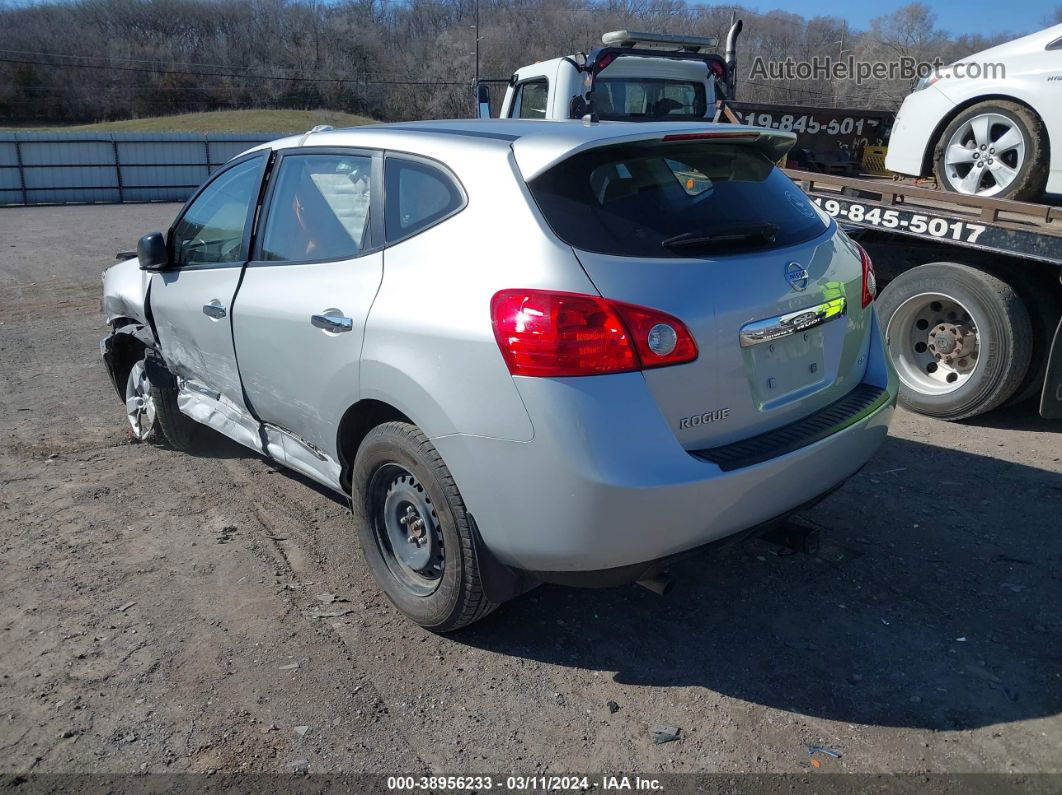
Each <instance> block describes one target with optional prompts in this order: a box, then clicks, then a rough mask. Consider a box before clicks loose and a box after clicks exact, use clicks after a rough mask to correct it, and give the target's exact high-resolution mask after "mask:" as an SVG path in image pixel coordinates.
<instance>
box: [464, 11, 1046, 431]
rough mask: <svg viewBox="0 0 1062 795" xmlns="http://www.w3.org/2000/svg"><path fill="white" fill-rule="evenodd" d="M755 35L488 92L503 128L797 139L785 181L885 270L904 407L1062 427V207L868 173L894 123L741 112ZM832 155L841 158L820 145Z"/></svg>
mask: <svg viewBox="0 0 1062 795" xmlns="http://www.w3.org/2000/svg"><path fill="white" fill-rule="evenodd" d="M741 29H742V22H741V20H736V21H735V22H734V23H733V25H732V26H731V28H730V31H729V33H728V35H727V38H726V49H725V51H724V54H723V55H722V56H720V55H718V54H717V53H714V52H712V51H711V50H712V48H713V47H715V46H716V45H717V43H718V42H717V41H716V40H715V39H711V38H706V37H694V36H681V35H670V34H661V33H640V32H636V31H627V30H623V31H614V32H612V33H606V34H605V35H604V36H602V46H601V47H598V48H595V49H593V50H592V51H591V52H589V53H577V54H574V55H569V56H564V57H562V58H554V59H552V60H547V61H542V62H539V63H536V64H531V65H528V66H524V67H522V68H520V69H517V70H516V71H515V72H514V73H513V75H512V76H511V77H510V78H507V79H504V80H481V81H480V82H479V83H478V84H477V85H476V100H477V104H478V110H479V115H480V116H489V115H490V101H491V97H490V85H491V84H499V83H500V84H504V85H505V87H506V88H505V96H504V98H503V100H502V102H501V111H500V116H501V117H502V118H541V119H582V120H583V121H584V123H596V122H599V121H635V120H638V121H647V120H652V119H668V120H675V119H684V120H698V119H701V120H704V121H707V122H711V121H714V122H725V123H735V124H747V125H750V126H764V127H770V128H772V129H783V130H784V129H789V130H791V131H793V132H794V133H795V134H796V135H797V144H796V148H795V150H794V152H796V153H797V157H796V158H793V159H794V160H795V162H794V163H792V165H799V166H800V167H799V168H783V170H784V171H785V173H786V174H788V175H789V177H790V178H792V179H793V180H794V182H796V183H797V184H799V185H800V187H801V188H802V189H803V190H804V191H805V192H806V193H807V194H808V195H809V196H810V197H811V199H812V201H814V202H815V204H817V205H818V206H819V207H820V208H821V209H822V210H823V211H824V212H825V213H827V214H828V215H830V216H832V217H833V218H835V219H836V220H837V222H838V223H839V224H840V225H841V226H842V227H843V228H845V230H846V231H848V232H849V233H850V234H852V235H853V236H858V237H859V241H860V243H861V244H862V245H863V246H864V247H865V248H866V249H867V250H868V251H869V252H870V254H871V257H872V258H873V260H874V263H875V266H876V269H877V276H878V284H879V288H880V293H879V296H878V311H879V315H880V317H881V323H882V328H883V329H884V332H885V337H886V343H887V346H888V351H889V355H890V358H891V360H892V362H893V364H894V366H895V367H896V370H897V372H898V374H899V376H900V381H901V390H900V401H901V403H902V404H903V405H904V406H905V407H906V408H908V409H910V410H912V411H916V412H919V413H921V414H924V415H927V416H931V417H937V418H939V419H943V420H962V419H967V418H970V417H974V416H976V415H979V414H983V413H985V412H987V411H991V410H992V409H994V408H997V407H999V406H1002V405H1012V404H1016V403H1019V402H1023V401H1025V400H1028V399H1031V398H1033V397H1037V396H1038V397H1039V411H1040V414H1041V416H1043V417H1045V418H1052V419H1059V418H1062V319H1060V316H1062V206H1058V204H1057V202H1056V203H1050V202H1045V203H1028V202H1017V201H1010V200H1006V199H992V198H983V197H976V196H966V195H962V194H957V193H950V192H945V191H942V190H938V189H936V188H935V187H933V186H932V183H926V182H923V181H913V180H911V179H900V178H898V177H896V176H895V175H888V174H887V173H878V174H876V175H871V174H866V173H860V169H859V164H860V163H861V158H860V157H859V152H860V151H864V150H866V147H867V146H868V145H875V144H876V145H878V147H879V148H878V149H877V150H875V151H877V152H879V153H883V151H884V146H885V145H887V142H888V129H889V125H890V122H891V117H892V114H891V113H889V112H887V111H867V110H856V109H843V108H801V107H791V106H771V105H768V104H763V103H755V104H754V103H741V102H738V100H737V96H736V94H737V41H738V36H739V34H740V33H741ZM824 136H826V137H824ZM828 136H834V138H833V139H830V138H829V137H828ZM822 141H826V142H827V147H826V149H825V150H823V148H822V146H819V147H817V148H816V147H815V146H814V145H813V144H814V143H816V142H818V143H821V142H822ZM816 152H817V153H816ZM783 166H785V164H783Z"/></svg>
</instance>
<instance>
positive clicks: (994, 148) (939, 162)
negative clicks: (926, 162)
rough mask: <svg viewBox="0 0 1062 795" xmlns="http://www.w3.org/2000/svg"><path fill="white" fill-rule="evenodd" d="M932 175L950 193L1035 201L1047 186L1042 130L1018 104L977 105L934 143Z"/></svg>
mask: <svg viewBox="0 0 1062 795" xmlns="http://www.w3.org/2000/svg"><path fill="white" fill-rule="evenodd" d="M934 171H935V173H936V176H937V182H938V183H939V184H940V186H941V187H942V188H944V189H945V190H950V191H954V192H955V193H964V194H966V195H967V196H981V197H986V198H987V197H993V198H997V199H1017V200H1021V201H1035V200H1037V199H1038V198H1039V197H1040V196H1041V195H1042V194H1043V192H1044V187H1045V185H1046V183H1047V132H1046V130H1045V129H1044V125H1043V122H1042V121H1041V120H1040V117H1039V116H1037V115H1036V114H1035V113H1034V112H1033V111H1032V110H1030V109H1029V108H1027V107H1025V106H1024V105H1019V104H1017V103H1016V102H1007V101H1005V100H998V101H989V102H981V103H979V104H977V105H974V106H972V107H970V108H967V109H966V110H964V111H962V112H961V113H959V115H957V116H956V117H955V118H954V119H952V121H951V123H950V124H948V126H947V128H946V129H945V130H944V132H943V133H942V134H941V135H940V137H939V138H938V139H937V144H936V148H935V150H934Z"/></svg>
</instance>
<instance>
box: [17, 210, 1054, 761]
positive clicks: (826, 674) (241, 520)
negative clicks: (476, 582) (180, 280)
mask: <svg viewBox="0 0 1062 795" xmlns="http://www.w3.org/2000/svg"><path fill="white" fill-rule="evenodd" d="M176 209H177V207H176V205H139V206H136V205H134V206H125V207H121V206H111V207H61V208H18V209H4V210H0V674H2V679H0V771H3V772H7V773H13V772H18V773H24V772H27V771H35V772H73V771H80V772H101V773H102V772H138V771H149V772H167V771H209V770H218V771H228V772H233V771H283V770H291V769H292V765H293V763H295V766H297V767H302V766H304V765H305V766H308V768H309V769H310V770H311V771H319V772H349V771H371V772H378V773H387V774H394V773H400V774H419V773H422V772H429V771H430V772H434V773H451V774H457V773H473V772H483V773H496V774H497V773H503V774H504V773H522V774H535V773H542V772H552V773H569V772H612V771H617V770H627V771H631V772H639V773H643V774H653V773H658V772H663V771H700V772H704V771H725V772H747V771H753V772H801V771H806V772H809V773H820V772H822V773H825V772H842V771H847V772H864V773H883V772H906V773H917V772H960V771H961V772H982V771H995V772H1016V771H1022V772H1055V773H1059V772H1062V753H1060V751H1059V749H1060V748H1062V717H1060V714H1059V713H1060V712H1062V613H1060V611H1059V606H1060V605H1062V533H1060V532H1059V531H1060V529H1062V520H1060V518H1059V517H1060V516H1062V462H1060V458H1062V435H1060V434H1062V423H1054V424H1052V423H1048V422H1045V421H1042V420H1040V419H1039V418H1038V417H1037V416H1036V414H1035V410H1034V408H1033V407H1032V406H1031V405H1026V406H1021V407H1017V408H1014V409H1010V410H1006V411H1000V412H996V413H994V414H992V415H989V416H988V417H986V418H982V419H980V420H979V421H976V422H970V423H966V424H962V425H949V424H946V423H941V422H936V421H932V420H928V419H924V418H922V417H918V416H915V415H911V414H906V413H903V412H901V413H899V415H898V417H897V420H896V422H895V426H894V429H893V435H892V437H891V438H890V439H889V440H888V442H887V443H886V444H885V446H884V447H883V449H882V450H881V452H880V453H879V454H878V456H877V457H876V458H875V459H874V460H873V461H872V462H871V463H870V464H869V466H867V467H866V469H865V470H864V471H863V473H861V474H860V475H858V476H857V477H855V478H853V479H852V480H851V481H850V482H849V484H848V485H847V486H846V487H845V488H844V489H842V490H841V491H840V492H838V493H837V494H835V495H834V496H832V497H830V498H829V499H828V500H826V501H825V502H824V503H822V504H821V505H820V506H818V507H817V508H815V509H814V510H813V511H810V512H809V513H807V514H806V515H805V517H804V518H805V519H806V520H807V521H809V522H811V523H814V524H816V525H818V526H821V527H822V528H823V541H824V543H823V546H822V549H821V551H820V553H819V554H817V555H816V556H808V555H790V556H780V555H778V554H776V552H777V550H776V548H775V547H773V546H771V545H770V544H768V543H766V542H764V541H753V542H750V543H747V544H744V545H741V546H737V547H733V548H731V549H729V550H727V551H724V552H722V553H718V554H716V555H713V556H710V557H706V558H701V559H699V560H695V561H690V562H687V563H685V564H683V565H681V566H678V567H676V568H675V569H674V570H673V574H674V575H675V576H676V578H677V580H678V584H677V587H676V588H675V590H674V592H673V593H672V594H671V595H670V596H668V597H665V598H661V597H658V596H654V595H653V594H651V593H649V592H648V591H645V590H643V589H639V588H635V587H629V588H621V589H614V590H605V591H578V590H570V589H565V588H560V587H552V586H545V587H542V588H539V589H538V590H536V591H534V592H532V593H530V594H528V595H526V596H524V597H523V598H521V599H519V600H517V601H515V602H513V603H511V604H509V605H507V606H505V607H503V608H502V609H501V610H499V611H497V612H496V613H495V614H494V615H492V616H491V617H490V618H488V619H487V620H486V621H484V622H482V623H481V624H479V625H476V626H474V627H472V628H470V629H468V630H466V631H463V632H461V633H458V634H456V635H452V636H447V637H439V636H435V635H432V634H430V633H427V632H424V631H421V630H419V629H418V628H416V627H414V626H412V625H410V624H409V623H407V622H406V621H405V620H403V619H402V618H401V617H400V616H399V615H398V613H397V612H396V611H395V610H394V609H393V608H392V607H391V605H390V603H389V602H387V600H386V599H385V598H383V597H382V596H380V595H379V594H378V593H377V591H376V589H375V588H374V586H373V583H372V581H371V579H370V577H369V574H368V571H367V569H366V567H365V565H364V563H363V561H362V559H361V554H360V551H359V550H358V548H357V545H356V540H355V530H354V527H353V525H352V519H351V518H350V515H349V513H348V512H347V510H346V508H345V506H344V505H343V504H342V502H341V501H338V500H336V499H335V498H334V497H332V496H331V495H329V494H328V493H326V492H324V491H323V490H321V489H319V488H317V487H315V486H314V485H312V484H311V483H310V482H309V481H307V480H305V479H303V478H301V477H299V476H296V475H293V474H291V473H287V472H283V471H278V470H276V469H275V468H274V467H273V466H271V465H270V464H269V463H267V462H266V461H265V460H264V459H262V458H259V457H258V456H256V455H254V454H252V453H251V452H249V451H245V450H243V449H242V448H240V447H238V446H237V445H235V444H233V443H229V442H228V441H227V440H225V439H223V438H221V437H213V438H212V440H211V442H210V444H209V445H207V446H206V447H205V448H204V449H203V450H202V452H200V453H198V454H196V455H187V454H180V453H176V452H174V451H172V450H169V449H167V448H165V447H160V446H155V445H150V444H137V443H134V442H132V441H131V440H130V436H129V434H128V432H127V426H126V422H125V417H124V414H123V409H122V406H121V404H120V402H119V400H118V399H117V397H116V396H115V394H114V391H113V389H112V388H111V386H110V383H109V382H108V380H107V377H106V374H105V372H104V369H103V365H102V362H101V360H100V358H99V352H98V348H97V343H98V341H99V339H100V338H101V337H102V336H103V335H104V333H105V328H104V326H103V321H102V318H101V316H100V314H99V296H100V271H101V270H102V268H103V267H104V266H106V265H107V264H109V263H110V262H111V261H112V256H113V253H114V252H115V251H116V250H117V249H120V248H130V247H132V246H133V245H134V244H135V241H136V239H137V237H138V236H139V235H140V234H142V233H144V232H147V231H151V230H154V229H160V228H165V227H166V226H168V225H169V222H170V220H171V219H172V217H173V215H174V213H175V212H176ZM647 531H651V528H647ZM321 594H335V595H337V596H338V597H339V598H340V599H341V600H342V601H338V602H334V603H331V604H325V603H324V602H323V601H322V600H320V599H319V598H318V597H319V595H321ZM337 613H341V614H342V615H335V614H337ZM322 614H324V615H323V616H322ZM329 614H332V615H329ZM610 701H614V702H615V703H616V704H617V705H618V707H619V709H618V710H617V711H615V712H612V711H610V709H609V708H608V706H607V705H608V702H610ZM653 724H670V725H674V726H677V727H680V729H681V735H680V738H679V740H678V741H677V742H671V743H667V744H661V745H656V744H654V743H653V741H652V739H651V737H650V735H649V731H648V729H649V727H650V726H651V725H653ZM809 743H815V744H820V745H825V746H828V747H831V748H834V749H837V750H838V751H840V752H841V754H842V756H841V758H839V759H835V758H832V757H825V756H820V757H816V759H817V760H819V761H820V764H821V768H817V769H816V768H812V767H811V766H810V764H809V756H808V752H807V744H809ZM300 760H302V761H300Z"/></svg>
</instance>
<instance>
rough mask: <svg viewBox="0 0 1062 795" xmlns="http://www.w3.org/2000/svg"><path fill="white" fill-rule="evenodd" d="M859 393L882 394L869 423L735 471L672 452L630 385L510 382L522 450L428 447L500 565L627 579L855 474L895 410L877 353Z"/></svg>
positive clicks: (640, 386) (890, 381) (634, 381)
mask: <svg viewBox="0 0 1062 795" xmlns="http://www.w3.org/2000/svg"><path fill="white" fill-rule="evenodd" d="M864 380H865V382H866V383H870V384H873V385H874V386H878V387H881V388H883V389H885V390H886V392H887V398H886V400H885V401H884V403H883V404H882V405H879V406H878V407H876V408H875V409H874V410H873V411H872V412H871V413H869V414H868V415H866V416H862V417H860V418H859V419H858V421H856V422H853V423H852V424H850V425H847V426H846V427H844V428H843V429H842V430H839V431H837V432H836V433H833V434H831V435H829V436H827V437H825V438H822V439H819V440H818V441H814V442H812V443H811V444H808V445H806V446H803V447H801V448H799V449H796V450H792V451H791V452H786V453H783V454H781V455H778V456H776V457H773V458H771V459H769V460H766V461H762V462H760V463H755V464H751V465H749V466H745V467H742V468H740V469H734V470H732V471H724V470H723V469H722V468H721V467H720V466H719V465H718V464H717V463H714V462H711V461H707V460H704V459H703V458H700V457H698V456H697V455H696V454H695V453H693V452H692V451H687V450H685V449H684V448H682V447H681V446H680V445H679V443H678V442H677V440H676V438H675V434H674V433H673V431H672V430H671V429H670V428H669V427H668V425H667V423H666V422H665V421H664V419H663V417H662V416H661V415H660V412H659V411H658V410H657V409H656V406H655V404H654V403H653V400H652V397H651V395H650V393H649V391H648V389H647V388H646V385H645V381H644V379H643V378H642V376H641V375H640V374H639V373H631V374H626V375H621V376H603V377H600V378H593V377H591V378H578V379H557V380H550V379H522V380H520V382H519V386H520V392H521V395H522V397H523V398H524V401H525V403H526V404H527V408H528V411H529V414H530V416H531V417H532V420H533V422H535V437H534V439H533V440H532V441H530V442H507V441H501V440H497V439H488V438H483V437H472V436H466V435H452V436H444V437H439V438H437V439H435V440H433V441H434V442H435V445H436V447H437V448H438V450H439V452H440V454H441V455H442V457H443V459H444V460H445V461H446V463H447V465H448V466H449V468H450V470H451V472H452V473H453V475H454V477H455V479H456V481H457V484H458V487H459V488H460V489H461V492H462V495H463V497H464V499H465V503H466V505H467V506H468V508H469V510H470V511H471V512H472V514H473V515H474V516H475V518H476V523H477V525H478V527H479V531H480V534H481V537H482V539H483V542H484V544H485V545H486V546H487V547H488V548H489V549H490V551H491V552H492V553H493V554H494V556H495V557H496V558H497V559H498V560H499V561H500V562H502V563H504V564H506V565H508V566H510V567H513V568H517V569H523V570H526V571H530V572H549V573H553V574H557V573H560V572H597V571H600V570H604V569H617V568H620V567H631V568H630V572H631V573H634V572H635V570H636V568H637V566H638V565H639V564H648V563H651V562H654V561H659V560H660V559H662V558H667V557H669V556H673V555H678V554H680V553H684V552H687V551H688V550H692V549H696V548H698V547H702V546H705V545H707V544H710V543H712V542H716V541H718V540H720V539H725V538H728V537H729V536H733V535H735V534H739V533H742V532H744V531H748V530H749V529H750V528H756V527H757V526H759V525H763V524H764V523H767V522H770V521H771V520H772V519H775V518H777V517H782V516H785V515H786V514H788V513H791V512H793V511H794V510H796V509H798V508H799V507H801V506H802V505H804V504H806V503H808V502H809V501H812V500H814V499H815V498H817V497H818V496H820V495H822V494H824V493H826V492H828V491H830V490H831V489H833V488H835V487H836V486H838V485H839V484H840V483H843V482H844V481H845V480H846V479H847V478H849V477H850V476H851V475H853V474H854V473H855V472H857V471H858V470H859V469H860V468H861V467H862V466H863V465H864V464H865V463H866V462H867V461H868V460H869V459H870V457H871V456H872V455H873V454H874V452H875V451H876V450H877V449H878V447H879V445H880V444H881V443H882V441H884V439H885V437H886V435H887V432H888V425H889V421H890V419H891V417H892V413H893V408H894V406H895V400H896V378H895V375H894V374H893V373H892V371H891V369H890V368H889V367H888V365H887V364H886V363H885V361H884V353H883V346H882V345H881V344H880V341H879V340H875V343H874V344H872V345H871V354H870V361H869V362H868V369H867V374H866V376H865V378H864ZM645 568H646V565H642V566H641V569H642V570H644V569H645ZM551 579H557V577H555V576H554V577H551Z"/></svg>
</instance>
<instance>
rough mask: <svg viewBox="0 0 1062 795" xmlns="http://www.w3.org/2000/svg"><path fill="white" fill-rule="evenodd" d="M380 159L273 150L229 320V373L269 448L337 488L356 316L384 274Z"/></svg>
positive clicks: (352, 388) (354, 377)
mask: <svg viewBox="0 0 1062 795" xmlns="http://www.w3.org/2000/svg"><path fill="white" fill-rule="evenodd" d="M380 161H381V158H380V155H378V154H377V155H374V154H373V153H372V152H368V151H359V150H354V149H313V148H300V149H293V150H285V151H283V152H281V154H280V158H279V160H278V161H277V163H276V165H275V166H274V168H273V171H272V177H271V179H270V185H269V187H268V189H267V196H266V201H265V204H264V206H263V216H262V220H261V222H260V223H259V232H258V235H257V238H258V239H257V241H256V243H255V251H254V254H253V259H252V261H251V262H250V263H249V264H248V266H247V270H246V273H245V275H244V279H243V284H242V285H241V287H240V292H239V295H238V296H237V298H236V302H235V307H234V310H233V314H232V325H233V334H234V338H235V343H236V346H235V347H236V354H237V356H238V358H239V363H240V375H241V377H242V379H243V386H244V389H245V390H246V394H247V397H248V400H249V402H250V405H251V408H252V409H253V411H254V413H255V415H256V416H257V417H258V418H259V419H260V420H261V421H262V422H263V423H266V425H267V427H266V433H267V435H268V436H269V437H270V448H271V449H272V448H273V444H274V440H275V438H276V437H277V436H278V434H277V431H279V439H280V441H281V443H282V446H283V451H284V453H283V454H284V458H285V460H286V463H287V464H288V465H289V466H291V467H293V468H295V469H298V470H300V471H302V472H303V473H304V474H307V475H309V476H310V477H313V478H315V479H316V480H319V481H322V482H325V483H327V484H329V485H331V486H335V487H339V463H338V455H337V450H336V434H337V432H338V429H339V422H340V420H341V419H342V416H343V414H344V412H345V411H346V410H347V408H349V407H350V406H351V405H352V404H353V403H354V402H355V401H356V400H357V397H356V396H357V394H358V364H359V359H360V356H361V342H362V333H363V331H364V328H365V320H366V317H367V316H368V313H369V308H370V307H371V306H372V302H373V299H374V298H375V297H376V291H377V288H378V287H379V285H380V279H381V276H382V274H383V254H382V252H381V251H380V250H379V247H380V244H381V243H382V234H378V235H376V236H374V235H373V233H372V232H373V230H372V229H371V228H370V227H371V226H372V225H373V224H372V216H371V213H370V205H371V202H372V197H373V194H374V192H376V193H378V191H374V190H373V185H374V184H378V181H379V179H380V176H379V171H380V169H381V168H382V165H381V164H380Z"/></svg>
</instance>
